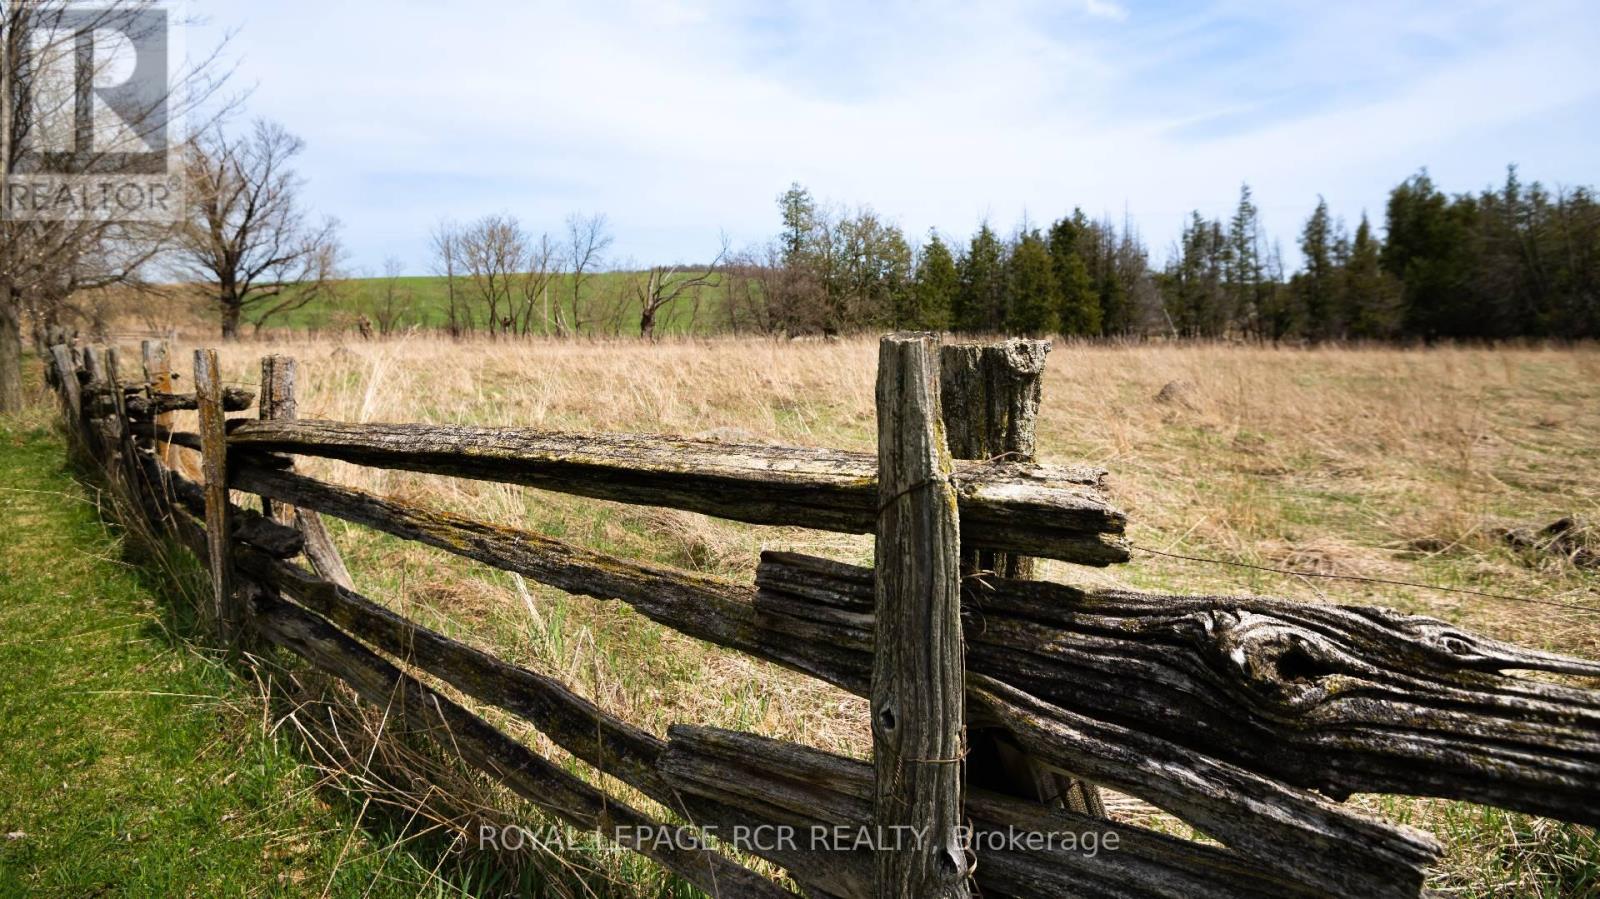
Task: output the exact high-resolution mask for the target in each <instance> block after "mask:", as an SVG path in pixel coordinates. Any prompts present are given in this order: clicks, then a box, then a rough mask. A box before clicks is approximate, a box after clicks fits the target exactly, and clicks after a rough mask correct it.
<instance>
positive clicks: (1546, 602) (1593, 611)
mask: <svg viewBox="0 0 1600 899" xmlns="http://www.w3.org/2000/svg"><path fill="white" fill-rule="evenodd" d="M1130 545H1131V546H1132V547H1133V548H1134V549H1135V550H1137V551H1139V552H1142V553H1149V554H1150V555H1152V556H1166V557H1167V558H1169V559H1182V560H1183V561H1185V562H1203V563H1205V564H1208V565H1231V566H1233V567H1234V568H1249V569H1251V570H1253V571H1269V572H1272V573H1273V574H1286V575H1289V576H1291V577H1319V578H1325V579H1328V580H1338V581H1360V582H1362V583H1367V584H1389V585H1392V586H1395V587H1415V588H1416V589H1418V590H1437V591H1439V592H1440V593H1462V594H1466V595H1468V596H1482V597H1486V598H1488V599H1502V600H1505V601H1507V602H1522V603H1528V604H1530V605H1537V606H1550V607H1552V608H1557V609H1566V610H1568V611H1572V612H1587V613H1589V614H1590V615H1600V609H1597V608H1593V607H1591V606H1580V605H1577V604H1575V603H1567V602H1557V601H1556V600H1553V599H1534V598H1532V597H1528V596H1510V595H1508V594H1505V593H1489V592H1486V591H1483V590H1469V589H1467V588H1465V587H1442V586H1439V585H1438V584H1419V583H1416V582H1414V581H1397V580H1390V579H1389V578H1381V577H1366V576H1363V575H1358V574H1327V573H1325V572H1320V571H1296V570H1294V569H1291V568H1274V567H1272V566H1270V565H1252V564H1251V563H1249V562H1233V561H1229V560H1227V559H1207V558H1203V557H1201V556H1186V555H1183V554H1182V553H1171V552H1166V551H1165V550H1159V549H1151V548H1149V547H1147V546H1139V545H1138V544H1130Z"/></svg>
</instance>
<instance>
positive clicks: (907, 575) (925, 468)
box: [871, 334, 969, 899]
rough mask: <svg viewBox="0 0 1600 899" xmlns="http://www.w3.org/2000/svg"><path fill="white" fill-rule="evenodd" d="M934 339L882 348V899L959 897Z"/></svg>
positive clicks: (958, 724) (955, 582)
mask: <svg viewBox="0 0 1600 899" xmlns="http://www.w3.org/2000/svg"><path fill="white" fill-rule="evenodd" d="M938 351H939V346H938V340H937V339H936V338H934V337H932V336H930V335H925V334H909V335H906V334H896V335H891V336H889V337H885V338H884V339H883V341H882V343H881V344H880V345H879V352H878V383H877V406H878V507H879V508H878V522H877V533H876V538H877V539H876V551H877V561H876V564H875V568H876V578H875V581H876V584H875V588H874V593H875V606H876V615H877V631H876V634H875V637H874V645H875V647H876V648H875V651H874V656H873V664H872V696H871V703H872V751H873V762H874V768H875V774H876V778H877V790H876V797H875V814H874V819H875V823H876V825H877V833H878V835H879V836H878V838H879V841H880V845H879V846H878V849H877V895H878V896H879V897H897V899H898V897H905V899H930V897H963V899H964V897H966V896H967V895H969V894H968V889H967V875H968V864H967V850H966V847H965V846H964V845H963V840H962V830H961V824H962V786H961V781H962V770H961V769H962V764H963V758H962V755H963V745H962V744H963V740H962V734H963V727H964V719H965V707H966V704H965V689H966V664H965V656H964V649H963V646H962V642H961V571H960V558H959V556H960V532H959V525H958V522H957V520H956V519H957V515H956V495H955V488H954V485H953V484H952V483H951V478H950V476H951V473H952V471H953V467H952V465H951V462H950V453H949V450H948V448H947V447H946V445H945V438H944V429H943V427H942V425H941V424H940V406H939V356H938Z"/></svg>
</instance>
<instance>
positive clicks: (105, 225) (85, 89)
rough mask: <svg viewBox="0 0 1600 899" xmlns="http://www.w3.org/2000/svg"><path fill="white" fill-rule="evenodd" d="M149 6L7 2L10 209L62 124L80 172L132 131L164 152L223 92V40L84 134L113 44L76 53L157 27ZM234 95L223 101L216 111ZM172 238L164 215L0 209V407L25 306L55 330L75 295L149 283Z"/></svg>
mask: <svg viewBox="0 0 1600 899" xmlns="http://www.w3.org/2000/svg"><path fill="white" fill-rule="evenodd" d="M152 6H153V2H152V0H104V2H101V3H95V4H75V3H71V2H69V0H23V2H18V0H8V2H0V175H3V176H5V177H0V209H3V210H5V211H6V212H7V213H10V212H11V211H12V209H13V208H14V206H13V204H14V202H15V201H16V199H17V198H16V197H13V196H12V195H11V180H10V177H9V176H10V175H13V174H23V175H26V174H30V173H34V171H33V169H31V168H30V167H29V166H30V164H31V163H30V162H29V160H35V161H37V160H39V159H41V158H43V157H44V156H48V155H52V154H51V153H49V152H45V153H41V152H39V151H41V150H44V151H50V150H51V148H52V146H53V145H54V144H55V143H56V142H58V141H59V140H60V138H61V137H62V136H63V133H64V134H65V136H66V137H67V138H69V139H70V147H71V151H70V155H71V157H72V163H73V166H72V167H73V170H74V171H79V172H90V171H114V170H115V169H114V167H110V168H107V167H104V164H105V163H106V162H107V161H108V155H109V154H111V153H120V152H123V151H126V150H128V149H129V148H130V142H132V141H137V142H138V143H140V144H148V146H147V147H144V148H143V149H149V150H152V151H154V152H158V153H159V152H162V151H164V150H165V149H166V143H165V133H166V131H165V126H166V125H167V124H168V123H170V122H172V121H176V120H178V119H180V118H181V117H183V116H186V115H189V114H191V113H193V112H195V111H196V110H198V109H199V108H201V107H203V106H205V105H206V104H209V103H212V102H213V101H215V100H216V99H217V98H218V94H219V92H220V89H221V87H222V84H223V82H224V81H225V80H226V75H227V73H226V72H225V71H223V72H221V73H220V74H217V72H218V70H217V67H216V62H217V58H218V54H219V53H220V52H221V49H222V48H221V47H218V48H215V49H213V51H212V52H211V53H209V54H198V55H196V56H193V57H190V59H189V60H188V61H187V62H186V63H185V64H184V65H183V66H182V67H180V68H179V69H178V71H176V72H175V73H174V74H173V76H172V77H171V78H170V79H169V80H168V82H167V83H166V84H165V85H164V86H163V87H162V88H161V89H153V90H145V91H144V92H142V93H141V94H140V95H139V96H138V97H137V98H134V97H132V96H130V95H127V94H124V95H122V96H120V98H119V99H120V101H121V102H120V103H119V106H118V110H117V118H118V119H119V123H120V127H121V131H120V133H119V134H117V135H112V134H110V133H108V130H107V129H105V128H103V127H102V124H101V123H100V121H99V120H98V119H95V118H93V117H91V124H90V125H89V132H88V134H87V135H85V134H84V133H83V132H82V131H81V130H80V129H81V127H82V124H81V122H82V117H81V116H78V115H77V112H78V111H79V110H80V109H82V108H85V107H84V104H85V103H86V102H87V101H88V100H89V99H90V98H91V97H92V95H93V91H94V89H95V85H96V81H97V78H99V76H100V75H101V74H102V72H103V71H104V69H105V67H110V66H115V65H117V64H118V58H117V56H116V54H114V53H112V54H97V53H88V54H85V53H83V52H81V51H82V50H83V48H84V47H85V46H88V47H91V48H92V47H93V46H94V43H93V42H94V41H95V40H96V39H97V37H98V36H99V35H102V34H109V33H116V32H121V33H124V34H127V33H129V32H130V29H137V28H139V27H156V28H159V27H162V26H161V25H160V24H155V25H145V24H140V23H143V22H144V21H145V20H144V19H143V18H141V17H140V14H141V13H142V12H146V11H148V10H149V9H150V8H151V7H152ZM158 21H159V20H158ZM174 24H179V23H174ZM86 42H87V43H86ZM64 73H66V74H64ZM229 105H230V104H228V103H222V104H220V105H219V106H218V107H217V108H216V109H213V113H214V114H220V110H223V109H226V108H227V107H228V106H229ZM63 123H65V124H66V130H65V132H62V124H63ZM86 136H87V138H88V139H87V140H85V139H84V138H85V137H86ZM53 155H55V156H59V155H60V154H59V153H55V154H53ZM170 236H171V231H170V229H169V228H168V227H166V226H164V225H161V224H159V223H156V224H148V223H147V224H131V223H126V222H121V221H117V220H115V218H114V217H110V216H103V217H98V218H76V219H66V220H49V219H37V218H36V219H33V220H27V219H26V218H24V217H13V216H11V215H9V214H7V215H3V216H0V412H4V411H14V410H15V409H17V408H20V406H21V404H22V380H21V359H22V322H23V317H24V315H28V316H30V317H31V318H32V320H33V330H34V334H35V335H36V337H37V336H38V335H42V334H44V333H45V332H46V331H55V330H56V328H55V327H54V326H55V325H56V324H57V323H58V320H59V319H60V317H61V316H62V314H63V312H64V311H65V310H64V306H65V304H66V303H67V301H68V300H69V298H70V297H72V296H73V294H74V293H76V292H78V291H82V290H92V289H97V288H104V287H109V286H112V285H135V286H137V285H140V284H142V283H143V274H144V272H145V269H146V267H147V265H148V264H149V262H150V261H151V259H152V258H153V257H154V256H155V255H156V254H157V253H158V252H159V251H160V249H161V248H162V246H163V244H164V242H165V241H166V240H167V239H168V238H170Z"/></svg>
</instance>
